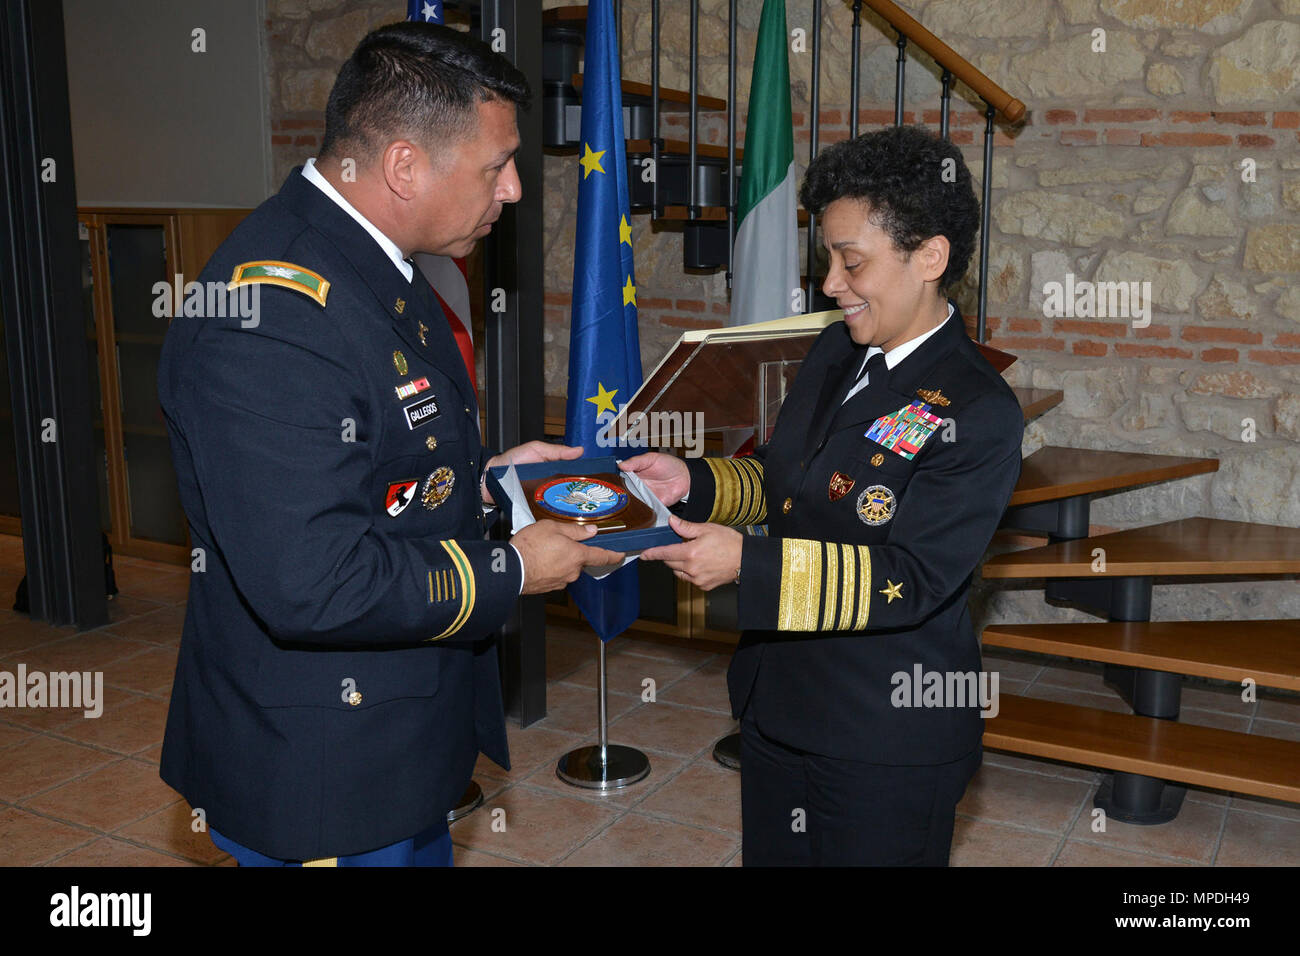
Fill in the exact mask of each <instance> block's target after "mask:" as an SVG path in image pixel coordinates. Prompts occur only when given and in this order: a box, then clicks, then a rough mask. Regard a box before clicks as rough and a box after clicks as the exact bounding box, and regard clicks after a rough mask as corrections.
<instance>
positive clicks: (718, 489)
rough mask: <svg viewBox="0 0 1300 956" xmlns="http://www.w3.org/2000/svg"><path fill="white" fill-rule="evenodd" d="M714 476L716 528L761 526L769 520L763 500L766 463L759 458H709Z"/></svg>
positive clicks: (713, 514) (707, 462) (712, 515)
mask: <svg viewBox="0 0 1300 956" xmlns="http://www.w3.org/2000/svg"><path fill="white" fill-rule="evenodd" d="M704 462H705V464H707V465H708V466H709V470H710V471H711V472H713V486H714V494H713V511H712V512H711V513H710V514H709V519H708V520H709V521H712V522H714V523H716V524H728V525H746V524H762V523H763V522H764V521H765V520H767V502H766V500H765V499H764V497H763V463H762V462H761V461H759V460H758V459H756V458H752V457H746V458H706V459H704Z"/></svg>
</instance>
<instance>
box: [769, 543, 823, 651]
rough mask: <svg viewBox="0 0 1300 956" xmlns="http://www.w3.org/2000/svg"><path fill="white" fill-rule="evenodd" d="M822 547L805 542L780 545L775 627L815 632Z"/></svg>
mask: <svg viewBox="0 0 1300 956" xmlns="http://www.w3.org/2000/svg"><path fill="white" fill-rule="evenodd" d="M821 583H822V543H821V542H820V541H809V540H807V539H806V538H785V539H783V540H782V542H781V594H780V601H779V604H778V606H777V615H776V627H777V630H780V631H814V630H816V629H817V617H818V612H819V611H820V610H821Z"/></svg>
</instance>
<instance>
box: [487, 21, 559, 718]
mask: <svg viewBox="0 0 1300 956" xmlns="http://www.w3.org/2000/svg"><path fill="white" fill-rule="evenodd" d="M498 27H499V28H501V29H502V30H503V31H504V36H505V44H506V49H505V56H506V57H507V58H508V59H509V60H510V61H511V62H512V63H514V65H515V66H516V67H518V68H519V69H520V70H521V71H522V72H523V73H524V75H525V76H526V77H528V82H529V83H530V84H531V85H532V88H533V95H534V103H533V105H532V108H531V109H529V110H527V111H524V110H520V111H519V135H520V139H521V140H522V143H521V145H520V148H519V152H518V154H516V156H515V165H516V166H517V167H518V170H519V180H520V183H521V184H522V186H523V198H522V199H521V200H520V201H519V202H518V203H516V204H514V205H512V206H507V207H506V208H505V209H504V210H503V211H502V214H501V218H500V219H499V220H498V221H497V224H496V227H495V228H494V229H493V230H492V233H491V235H490V236H489V237H488V238H487V239H486V240H485V245H484V250H483V262H484V270H483V272H484V279H483V281H484V285H485V288H484V302H485V303H486V309H485V314H484V320H485V321H484V326H485V329H486V333H487V335H486V337H487V343H486V346H487V354H486V361H485V363H484V369H485V371H486V373H487V375H486V378H487V381H486V382H485V383H484V384H485V386H486V393H487V409H488V418H487V434H486V435H485V436H484V443H485V444H486V445H488V446H490V447H493V448H496V449H498V450H504V449H506V448H510V447H513V446H514V445H518V444H519V443H520V442H523V441H527V440H530V439H534V438H541V437H542V430H543V411H544V409H543V404H544V397H543V379H544V376H543V369H542V339H543V323H544V321H545V320H544V314H543V311H542V293H543V256H542V231H541V222H542V104H541V96H542V11H541V4H539V3H537V2H535V0H484V3H483V19H482V26H481V31H482V32H481V34H480V35H481V37H482V39H483V41H484V42H486V43H491V42H492V39H493V32H494V31H495V30H496V29H497V28H498ZM498 289H500V290H503V291H504V303H503V307H504V308H503V311H496V310H495V308H494V306H495V305H496V304H497V303H499V302H501V300H502V296H501V295H499V294H498V293H497V292H496V290H498ZM545 631H546V608H545V605H544V602H543V598H542V597H541V596H539V595H533V596H529V597H524V598H521V599H520V600H519V604H518V609H517V610H516V612H515V613H514V614H513V615H511V618H510V620H509V621H507V622H506V624H505V626H504V627H503V628H502V630H501V635H502V641H501V665H502V682H503V690H504V694H505V704H506V712H507V713H509V714H510V716H512V717H517V718H518V719H519V725H520V726H521V727H527V726H528V725H529V724H531V723H533V722H534V721H537V720H541V719H542V718H543V717H545V716H546V643H545V641H544V639H543V636H544V634H545Z"/></svg>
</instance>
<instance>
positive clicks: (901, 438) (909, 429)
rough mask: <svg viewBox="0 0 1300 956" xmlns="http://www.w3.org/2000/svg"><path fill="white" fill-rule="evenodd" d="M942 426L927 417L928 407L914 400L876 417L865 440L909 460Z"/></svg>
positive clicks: (931, 417) (937, 418)
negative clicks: (869, 440) (894, 410)
mask: <svg viewBox="0 0 1300 956" xmlns="http://www.w3.org/2000/svg"><path fill="white" fill-rule="evenodd" d="M942 424H943V419H942V418H939V417H938V416H937V415H932V414H930V406H929V405H927V404H925V403H924V402H919V401H917V402H912V404H910V405H907V406H905V407H904V408H900V409H899V410H898V411H896V412H891V413H890V414H888V415H882V416H881V417H880V418H877V419H876V420H875V422H873V423H872V425H871V427H870V428H869V429H867V431H866V437H867V438H869V439H871V440H872V441H874V442H876V443H877V444H879V445H882V446H884V447H885V448H887V449H889V450H890V451H892V452H893V453H894V454H896V455H902V456H903V457H904V458H907V459H909V460H910V459H912V458H915V457H916V453H917V452H918V451H920V450H921V446H922V445H924V444H925V442H926V440H927V439H928V438H929V437H930V436H931V435H933V434H934V432H935V429H937V428H938V427H939V426H940V425H942Z"/></svg>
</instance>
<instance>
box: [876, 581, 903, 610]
mask: <svg viewBox="0 0 1300 956" xmlns="http://www.w3.org/2000/svg"><path fill="white" fill-rule="evenodd" d="M885 583H886V584H888V585H889V587H887V588H881V589H880V593H881V594H883V595H884V596H885V597H886V598H888V599H889V600H887V601H886V602H885V603H886V604H893V603H894V598H901V597H902V596H903V582H902V581H899V582H898V583H897V584H895V583H894V582H893V581H891V580H889V578H885Z"/></svg>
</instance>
